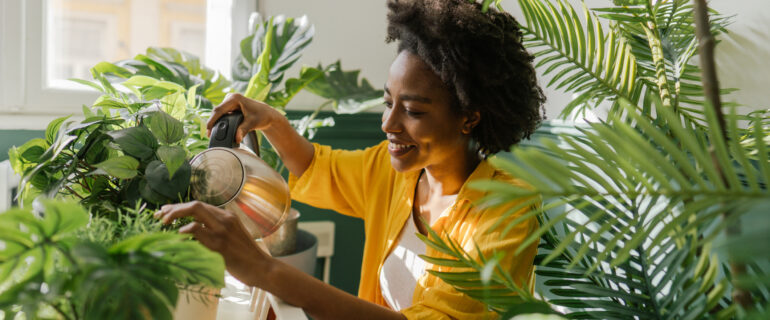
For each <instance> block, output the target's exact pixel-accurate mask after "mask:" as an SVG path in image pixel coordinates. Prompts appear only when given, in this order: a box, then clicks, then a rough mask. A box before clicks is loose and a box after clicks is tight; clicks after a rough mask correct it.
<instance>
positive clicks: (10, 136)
mask: <svg viewBox="0 0 770 320" xmlns="http://www.w3.org/2000/svg"><path fill="white" fill-rule="evenodd" d="M43 135H45V131H44V130H0V161H4V160H7V159H8V150H10V149H11V147H13V146H20V145H22V144H24V142H26V141H27V140H30V139H34V138H42V137H43Z"/></svg>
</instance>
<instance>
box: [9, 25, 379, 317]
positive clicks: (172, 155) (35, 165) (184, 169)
mask: <svg viewBox="0 0 770 320" xmlns="http://www.w3.org/2000/svg"><path fill="white" fill-rule="evenodd" d="M313 32H314V31H313V27H312V26H311V25H310V24H309V23H308V21H307V19H306V18H301V19H291V18H284V17H281V16H279V17H275V18H270V19H268V21H267V22H264V23H263V22H259V23H256V24H255V25H254V27H253V32H252V34H251V35H250V36H249V37H247V38H245V39H244V40H243V41H242V42H241V56H240V57H239V58H238V59H237V61H236V63H235V67H234V70H233V74H234V81H232V82H231V81H230V80H228V79H225V78H224V77H223V76H221V75H220V74H219V73H217V72H215V71H213V70H211V69H208V68H206V67H204V66H202V65H201V64H200V62H199V60H198V58H197V57H194V56H192V55H189V54H186V53H183V52H179V51H176V50H174V49H170V48H149V49H148V50H147V52H146V54H139V55H137V56H136V57H134V59H129V60H124V61H119V62H117V63H109V62H100V63H98V64H97V65H95V66H94V67H93V68H92V69H91V73H92V75H93V80H82V79H73V81H76V82H78V83H81V84H83V85H87V86H89V87H91V88H93V89H95V90H98V91H99V92H101V93H102V95H101V96H100V97H99V98H98V99H97V100H96V101H95V102H94V103H93V104H92V106H85V105H84V106H83V116H84V117H85V120H83V121H81V122H76V121H72V120H69V117H62V118H59V119H56V120H54V121H52V122H51V123H50V124H49V125H48V127H47V129H46V132H45V138H44V139H33V140H30V141H28V142H27V143H25V144H24V145H22V146H20V147H15V148H12V149H11V150H10V152H9V156H10V161H11V164H12V167H13V169H14V171H16V172H17V173H19V174H20V175H22V181H21V185H20V193H19V200H20V202H21V203H22V204H23V206H24V207H25V208H35V211H36V212H37V213H38V215H37V216H35V215H33V214H32V213H31V212H30V211H25V210H21V209H17V210H12V211H11V212H9V213H7V214H3V215H0V220H2V222H0V227H3V228H6V229H7V228H14V227H13V226H16V225H19V224H22V225H28V227H24V228H22V231H21V232H13V233H8V234H6V233H3V234H2V235H0V289H2V290H0V291H2V292H3V293H2V294H1V295H0V296H2V298H1V299H0V309H2V310H5V311H6V314H14V313H16V312H18V311H20V310H21V309H20V308H22V307H21V306H23V308H22V309H23V311H24V312H25V313H26V314H27V315H28V316H32V317H35V316H36V315H37V313H36V308H35V307H36V306H40V305H47V306H49V307H51V308H53V309H55V310H56V311H58V313H59V314H60V315H61V316H62V317H64V318H89V319H92V318H93V319H103V318H113V317H114V316H115V315H114V314H113V313H116V312H118V311H120V310H122V309H123V308H129V307H130V308H132V311H136V312H139V314H129V315H127V318H158V319H167V318H169V317H170V309H169V308H173V306H174V303H175V302H176V299H177V292H178V291H177V288H176V286H175V283H176V285H182V286H199V285H208V286H218V287H221V286H222V285H223V282H222V275H223V270H224V267H223V262H222V260H221V258H219V257H218V256H216V255H215V254H212V253H210V252H208V251H207V250H206V249H205V248H203V247H202V246H200V244H197V243H196V242H191V241H187V240H185V238H184V237H181V236H177V235H174V234H171V233H167V232H165V231H166V230H163V228H161V227H160V226H159V225H158V224H157V222H155V221H154V219H152V218H151V214H152V212H153V211H154V210H155V209H156V208H158V207H159V206H160V205H162V204H166V203H173V202H182V201H189V200H191V199H190V194H189V191H188V189H189V182H190V176H191V167H190V164H189V163H188V159H190V158H191V157H192V156H194V155H196V154H197V153H199V152H200V151H202V150H204V149H205V148H206V147H207V145H208V138H207V137H206V130H205V129H206V128H205V121H206V119H207V118H208V117H209V114H210V111H211V109H212V107H213V106H214V105H217V104H219V103H221V102H222V101H223V99H224V98H225V96H226V94H228V93H232V92H239V93H242V94H244V95H246V96H248V97H251V98H254V99H259V100H264V101H267V102H268V103H270V104H271V105H273V106H274V107H276V108H278V109H279V110H284V109H285V106H286V105H287V104H288V103H289V101H291V99H292V98H293V97H294V96H295V95H296V94H297V93H298V92H299V91H300V90H303V89H306V90H308V91H310V92H312V93H315V94H317V95H319V96H321V97H323V98H326V99H327V102H326V103H324V104H323V105H322V106H320V107H319V108H318V109H317V111H316V112H315V113H313V115H311V116H309V117H306V118H303V119H300V120H298V121H294V123H295V124H296V125H297V126H298V130H300V131H301V132H303V133H310V134H311V135H312V132H311V131H312V130H315V129H316V128H318V127H320V126H323V125H333V120H322V121H315V119H314V117H315V116H317V114H318V111H320V110H321V109H322V108H324V107H325V106H328V105H332V106H334V107H335V108H336V110H337V111H339V112H357V111H360V110H362V109H364V108H366V106H368V105H371V104H372V101H377V99H378V98H379V97H381V95H382V92H381V91H377V90H374V89H373V88H372V87H371V85H369V83H368V82H367V81H366V80H362V81H361V82H359V80H358V72H357V71H350V72H346V71H342V70H341V67H340V63H339V62H337V63H334V64H332V65H330V66H328V67H325V68H320V67H319V68H309V67H306V68H303V69H302V71H301V72H300V75H299V77H298V78H288V79H285V78H286V77H285V72H286V70H287V69H288V68H289V67H290V66H291V65H293V64H294V63H295V62H296V61H297V59H299V57H300V56H301V52H302V50H303V49H304V48H305V47H306V46H307V45H308V44H309V42H310V41H311V39H312V37H313ZM271 151H272V150H271V149H270V147H269V146H265V145H264V144H263V147H262V154H263V157H265V158H266V160H267V161H268V162H269V163H272V164H273V165H274V166H275V167H276V168H279V167H280V162H279V161H277V157H276V156H275V152H271ZM46 198H61V199H68V200H70V201H77V202H79V204H80V205H82V206H83V207H84V208H85V209H86V210H87V211H88V214H90V216H91V217H90V223H88V224H87V225H86V222H87V221H89V217H88V214H86V213H85V212H84V211H83V209H80V208H79V207H77V206H75V205H73V204H71V203H54V202H48V201H47V200H43V199H46ZM63 222H66V223H65V224H62V223H63ZM179 224H181V222H180V223H178V224H177V225H179ZM175 227H176V225H174V226H172V227H171V229H174V228H175ZM3 230H5V229H3ZM30 230H31V231H30ZM38 231H39V232H38ZM75 231H77V232H76V234H73V232H75ZM187 251H189V254H188V253H187ZM192 253H195V254H197V255H196V256H193V255H191V254H192ZM198 253H199V254H198ZM212 255H213V256H215V257H213V258H212ZM27 257H33V258H30V259H33V260H34V261H33V262H34V263H33V264H32V265H24V263H22V262H25V261H26V260H25V259H28V258H27ZM153 259H155V260H153ZM200 259H204V260H205V263H204V262H202V261H201V260H200ZM183 266H189V267H190V268H191V270H184V271H179V270H177V269H179V268H183ZM196 268H199V269H200V270H197V269H196ZM56 270H66V271H68V272H69V273H60V272H55V271H56ZM198 273H205V277H203V276H202V275H200V274H198ZM70 275H72V276H70ZM123 275H129V276H132V277H135V278H136V279H137V284H136V285H135V286H134V287H131V290H129V289H125V290H124V288H119V289H118V288H116V287H110V286H111V285H115V283H123V282H124V281H123V280H121V281H122V282H110V281H113V280H114V281H117V280H119V279H117V278H113V277H119V276H123ZM102 276H104V277H108V278H98V277H102ZM73 277H74V278H73ZM71 278H73V279H74V280H73V279H71ZM75 278H76V279H75ZM107 280H109V281H107ZM68 281H69V282H68ZM65 282H66V283H65ZM60 283H62V284H61V286H60V287H57V288H59V289H57V290H58V291H55V292H54V291H51V292H49V293H50V294H49V293H46V292H42V291H46V290H42V291H41V286H46V287H48V288H51V287H52V286H54V285H56V286H59V284H60ZM75 285H77V286H75ZM132 285H133V284H132ZM140 287H141V288H142V290H144V291H142V290H140V289H139V288H140ZM133 289H136V290H133ZM116 290H118V291H121V292H120V293H119V294H120V295H124V294H125V293H131V294H133V295H135V296H132V297H130V299H128V300H127V301H129V303H131V304H132V305H131V306H127V305H122V304H121V303H123V302H124V301H126V300H124V299H123V298H117V295H118V293H115V292H114V291H116ZM41 292H42V294H41ZM73 294H82V295H84V297H83V298H82V299H80V298H78V299H79V300H78V299H75V300H73V301H74V302H73V303H74V305H71V306H68V305H66V304H64V302H66V300H67V299H66V297H70V296H72V295H73ZM99 295H106V296H108V297H116V298H108V299H106V300H105V301H102V303H103V305H101V304H99V303H96V302H95V300H94V299H96V298H98V297H99ZM42 312H43V313H44V314H45V312H47V311H46V310H43V311H42Z"/></svg>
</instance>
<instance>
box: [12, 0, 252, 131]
mask: <svg viewBox="0 0 770 320" xmlns="http://www.w3.org/2000/svg"><path fill="white" fill-rule="evenodd" d="M256 3H257V1H256V0H2V1H0V129H42V128H44V126H45V125H46V123H47V122H48V120H50V119H52V118H54V117H58V116H61V115H66V114H80V109H81V106H82V105H83V104H88V103H91V102H92V101H93V100H94V99H96V97H97V96H98V94H97V93H95V92H93V91H91V90H89V88H86V87H84V86H82V85H79V84H76V83H74V82H71V81H68V80H67V79H69V78H84V79H89V78H90V77H91V75H90V72H89V68H90V67H92V66H93V65H95V64H96V63H98V62H100V61H117V60H121V59H128V58H131V57H133V56H135V55H136V54H139V53H143V52H145V49H146V48H147V47H149V46H162V47H173V48H175V49H179V50H183V51H187V52H189V53H192V54H194V55H196V56H198V57H200V58H201V61H202V62H203V63H204V64H206V65H208V66H209V67H211V68H214V69H216V70H219V71H220V72H222V73H224V74H226V75H228V76H229V72H230V70H229V69H230V61H232V58H233V57H234V54H236V53H237V48H238V41H239V40H240V39H241V38H243V37H244V36H245V35H246V34H247V32H248V30H247V26H248V18H249V14H250V13H251V12H253V11H255V10H256Z"/></svg>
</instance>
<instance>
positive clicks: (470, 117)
mask: <svg viewBox="0 0 770 320" xmlns="http://www.w3.org/2000/svg"><path fill="white" fill-rule="evenodd" d="M480 121H481V113H480V112H478V111H471V112H468V113H467V114H466V116H465V117H464V120H463V127H462V133H463V134H471V132H473V128H475V127H476V126H477V125H479V122H480Z"/></svg>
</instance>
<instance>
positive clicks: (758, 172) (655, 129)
mask: <svg viewBox="0 0 770 320" xmlns="http://www.w3.org/2000/svg"><path fill="white" fill-rule="evenodd" d="M499 2H500V1H496V2H495V3H496V4H497V5H498V8H500V7H499ZM613 2H614V4H615V6H613V7H610V8H601V9H588V8H586V7H585V6H583V9H582V13H583V14H582V19H581V17H580V16H581V15H579V14H578V10H576V9H575V8H574V7H573V6H572V5H570V4H569V3H568V2H566V1H561V0H559V1H550V0H520V1H519V5H520V6H521V8H522V11H523V13H524V16H525V19H526V25H524V26H522V28H521V29H522V31H523V33H524V41H525V45H527V46H528V47H529V48H530V50H532V52H533V54H534V55H535V57H536V61H537V65H538V66H539V67H544V68H545V73H546V74H553V77H552V78H551V80H550V83H549V85H556V86H557V87H559V88H565V90H567V91H569V92H572V93H574V94H575V96H576V97H577V98H576V99H575V100H574V101H573V102H572V103H570V104H569V105H568V106H567V109H566V110H565V113H570V112H571V111H572V109H576V108H577V109H580V108H584V109H587V108H593V107H596V106H597V105H599V104H600V103H601V102H603V101H607V102H609V104H610V109H609V111H610V112H609V115H608V117H607V119H606V121H605V122H602V123H594V124H590V125H588V126H577V127H576V128H574V129H573V130H572V131H574V132H575V133H574V134H573V133H569V134H559V135H558V138H557V139H544V140H542V141H541V144H540V145H526V144H525V145H521V146H518V147H516V148H514V149H513V150H512V153H511V154H510V155H500V156H497V157H495V158H494V159H492V161H493V163H494V164H495V165H496V166H498V167H499V168H501V169H502V170H505V171H507V172H508V173H510V174H511V175H512V176H514V177H517V178H520V179H522V180H523V181H525V182H527V183H528V184H529V185H530V186H531V188H529V189H526V188H521V187H517V186H513V185H508V184H501V183H495V182H493V181H486V182H477V183H474V184H473V187H475V188H478V189H481V190H484V191H488V192H489V193H488V196H487V197H486V198H485V199H483V200H482V202H483V203H487V205H494V204H501V203H507V202H509V201H512V200H514V199H521V198H522V197H524V198H527V199H531V200H528V201H524V202H523V203H522V204H521V206H518V207H516V208H512V209H511V210H510V212H511V213H513V212H516V211H518V210H520V209H523V208H525V207H527V206H531V205H533V204H536V203H538V202H540V201H541V200H540V199H542V200H543V201H544V204H543V205H542V206H541V207H540V208H539V209H537V210H533V211H531V212H529V213H528V214H526V215H525V216H522V217H520V218H518V219H516V220H514V221H512V222H511V223H509V224H504V223H503V221H505V219H506V218H507V217H502V218H501V220H500V223H498V225H496V226H494V227H493V228H498V227H499V228H503V229H504V230H510V229H511V228H512V227H513V226H514V225H515V224H516V223H518V222H520V221H523V220H524V219H530V218H538V219H539V220H540V222H541V225H540V228H539V229H538V230H537V231H535V232H534V233H533V234H532V235H530V236H529V237H528V238H527V239H526V240H525V241H524V245H523V247H525V246H526V244H529V243H532V242H534V241H539V242H540V248H541V251H540V253H539V255H538V256H537V258H536V261H535V264H536V266H537V269H536V273H537V274H538V275H539V276H540V277H542V278H545V279H546V280H545V281H544V282H543V286H541V287H539V288H535V289H537V290H538V291H543V290H545V292H544V294H545V295H546V296H548V297H549V298H550V299H549V301H548V302H544V301H542V300H540V299H538V298H536V297H535V296H533V295H532V294H530V290H531V289H532V288H528V287H526V286H522V285H521V284H517V283H514V282H513V281H512V280H511V279H510V278H509V277H508V276H507V273H506V272H505V270H502V269H501V268H500V267H499V266H498V265H497V264H496V261H498V259H499V257H496V256H495V257H479V260H477V259H474V258H472V256H471V255H469V254H468V253H467V252H464V251H463V250H461V249H458V248H459V247H458V246H456V245H455V244H454V243H453V242H452V241H451V239H447V238H446V237H443V236H442V235H438V234H432V235H430V237H428V238H427V239H425V241H426V243H427V244H428V245H430V246H433V247H435V248H436V249H438V250H439V251H441V252H444V253H445V254H446V256H445V257H443V259H444V260H435V261H434V262H433V263H434V264H438V265H444V266H454V267H457V266H462V267H465V269H463V270H456V271H453V272H436V274H437V275H438V276H439V277H441V278H442V279H443V280H444V281H446V282H447V283H450V284H453V285H454V286H455V287H456V288H457V289H458V290H460V291H461V292H465V293H466V294H468V295H470V296H471V297H474V298H476V299H479V300H481V301H483V302H485V303H487V304H488V305H489V306H490V307H491V308H493V309H494V310H497V311H499V312H500V313H501V314H505V315H506V316H513V315H516V314H521V313H530V312H540V313H556V312H555V311H554V310H552V309H551V306H554V305H555V306H559V307H561V308H562V309H561V310H562V312H560V313H562V314H563V316H565V317H568V318H581V319H629V318H632V319H672V318H676V319H678V318H683V319H701V318H720V319H721V318H744V317H756V318H758V319H762V318H766V317H767V315H768V307H770V305H769V304H768V303H769V301H770V296H769V295H768V294H767V292H768V282H767V271H768V269H767V268H768V258H770V255H769V253H770V252H769V251H768V250H767V249H766V247H765V245H766V243H767V242H766V240H767V234H768V231H770V225H769V224H767V222H766V221H765V220H766V219H761V220H758V221H757V222H758V225H756V226H753V230H750V231H749V232H747V233H742V231H741V224H740V220H741V218H742V217H748V216H747V214H749V213H750V212H752V211H757V210H760V209H759V208H761V204H762V203H764V202H766V201H767V200H768V199H770V190H768V188H767V185H768V183H770V167H769V166H770V162H769V159H768V150H770V148H768V140H769V139H768V134H767V131H766V130H768V123H769V122H770V121H769V119H770V118H768V113H767V112H754V113H749V114H737V111H736V109H735V108H732V109H729V110H730V112H729V113H728V114H727V115H724V114H722V109H721V107H722V105H721V103H720V101H719V95H720V94H725V93H728V92H730V91H731V90H721V91H720V90H719V88H718V87H716V81H714V80H715V74H714V69H713V63H711V64H710V63H709V62H710V61H711V62H713V57H712V56H711V52H712V51H711V50H712V49H711V47H709V43H711V44H713V37H715V36H718V35H719V33H720V32H723V31H724V26H725V23H726V22H727V21H726V20H725V19H724V18H722V17H719V16H716V17H715V18H712V19H711V21H710V24H709V20H708V19H707V18H704V17H707V15H706V12H707V8H706V7H705V1H700V0H696V1H694V4H690V3H689V2H688V1H685V0H668V1H645V0H626V1H623V0H616V1H613ZM491 4H492V1H484V3H483V5H482V8H484V10H486V8H488V6H489V5H491ZM712 14H715V13H714V12H713V11H712ZM602 19H603V20H604V21H601V20H602ZM602 22H605V23H608V24H609V28H608V29H607V28H606V25H603V24H602ZM696 22H697V23H696ZM696 26H697V27H698V28H699V33H698V36H697V37H696V32H695V30H696ZM698 38H701V39H704V40H701V41H700V46H699V39H698ZM698 53H700V54H702V56H701V62H702V65H703V67H698V66H696V65H694V64H692V63H691V62H690V59H691V58H692V57H693V56H694V55H696V54H698ZM701 75H703V79H702V78H701ZM727 106H730V107H732V105H727ZM742 122H743V123H747V124H748V125H741V123H742ZM500 254H514V255H515V254H517V252H507V253H500ZM514 295H517V296H514Z"/></svg>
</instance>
